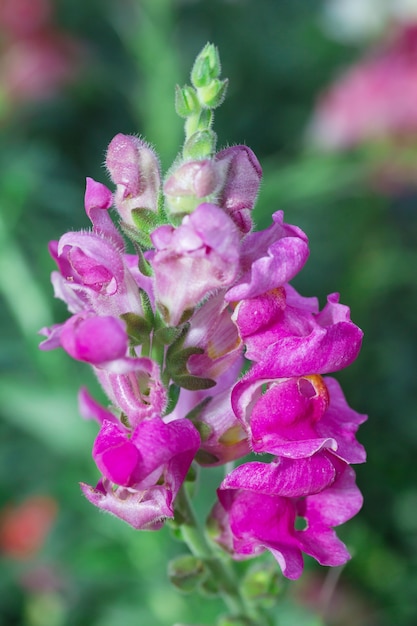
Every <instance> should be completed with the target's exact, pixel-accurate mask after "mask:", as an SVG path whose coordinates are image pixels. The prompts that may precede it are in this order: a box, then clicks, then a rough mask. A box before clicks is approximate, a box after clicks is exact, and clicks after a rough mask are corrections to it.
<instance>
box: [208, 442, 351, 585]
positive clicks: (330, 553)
mask: <svg viewBox="0 0 417 626" xmlns="http://www.w3.org/2000/svg"><path fill="white" fill-rule="evenodd" d="M217 493H218V497H219V501H218V503H217V504H216V505H215V507H214V509H213V511H212V513H211V519H210V527H211V528H212V529H213V531H212V532H213V534H214V539H215V540H216V541H217V542H218V543H219V544H220V545H222V546H223V547H224V548H225V549H227V550H228V551H229V552H230V553H231V554H232V556H233V558H235V559H245V558H248V557H252V556H256V555H257V554H260V553H262V552H263V551H264V550H269V551H270V552H271V553H272V554H273V556H274V557H275V558H276V559H277V561H278V563H279V565H280V567H281V569H282V573H283V574H284V576H286V577H287V578H290V579H297V578H299V577H300V576H301V574H302V571H303V557H302V553H303V552H304V553H306V554H308V555H310V556H312V557H313V558H315V559H316V560H317V561H318V562H319V563H320V564H321V565H331V566H336V565H342V564H344V563H346V561H347V560H348V559H349V558H350V555H349V552H348V551H347V549H346V546H345V545H344V544H343V543H342V542H341V541H340V540H339V539H338V538H337V536H336V534H335V532H334V530H333V527H334V526H338V525H339V524H342V523H344V522H345V521H347V520H348V519H350V518H351V517H353V516H354V515H355V514H356V513H357V512H358V511H359V509H360V508H361V506H362V496H361V494H360V492H359V490H358V488H357V487H356V485H355V474H354V472H353V470H352V469H351V467H350V466H349V465H347V464H344V463H342V462H341V461H340V460H339V459H336V458H333V457H332V455H329V454H328V453H323V452H319V453H317V454H316V455H313V456H312V457H309V458H304V459H296V460H292V459H285V458H283V459H277V460H276V461H274V462H272V463H269V464H265V463H258V462H251V463H246V464H244V465H241V466H239V467H238V468H236V469H235V470H234V471H233V472H231V473H230V474H228V476H226V478H225V480H224V481H223V483H222V484H221V485H220V488H219V489H218V492H217ZM297 518H303V519H304V520H305V524H306V527H305V528H304V530H296V528H295V523H296V520H297Z"/></svg>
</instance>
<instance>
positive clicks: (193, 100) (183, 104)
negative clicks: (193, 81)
mask: <svg viewBox="0 0 417 626" xmlns="http://www.w3.org/2000/svg"><path fill="white" fill-rule="evenodd" d="M200 109H201V106H200V103H199V101H198V96H197V92H196V90H195V89H193V88H192V87H190V86H189V85H184V87H180V86H179V85H176V87H175V110H176V112H177V115H179V116H180V117H185V118H187V117H189V116H190V115H196V114H198V113H199V112H200Z"/></svg>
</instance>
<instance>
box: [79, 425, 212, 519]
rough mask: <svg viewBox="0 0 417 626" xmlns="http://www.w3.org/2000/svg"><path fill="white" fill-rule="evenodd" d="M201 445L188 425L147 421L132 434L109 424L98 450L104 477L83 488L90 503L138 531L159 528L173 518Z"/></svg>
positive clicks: (95, 452) (95, 453) (95, 450)
mask: <svg viewBox="0 0 417 626" xmlns="http://www.w3.org/2000/svg"><path fill="white" fill-rule="evenodd" d="M156 441H157V442H158V445H155V442H156ZM199 444H200V437H199V435H198V433H197V431H196V429H195V428H194V426H193V425H192V424H191V422H189V421H188V420H184V419H182V420H175V421H172V422H170V423H169V424H165V423H164V422H163V421H162V420H161V419H160V418H153V419H149V420H145V421H143V422H141V423H140V424H138V425H137V426H136V427H135V428H134V430H133V431H132V433H131V435H130V434H129V431H128V430H127V429H126V428H124V427H123V426H122V425H117V424H115V423H114V422H112V421H109V422H108V421H106V420H105V421H104V422H103V424H102V426H101V429H100V433H99V434H98V436H97V439H96V441H95V444H94V447H93V457H94V459H95V461H96V463H97V466H98V468H99V469H100V471H101V472H102V474H103V478H102V479H101V480H100V481H99V483H98V484H97V486H96V487H95V488H93V487H90V486H88V485H85V484H82V485H81V488H82V490H83V493H84V495H85V496H86V497H87V498H88V500H89V501H90V502H92V503H93V504H94V505H96V506H98V507H99V508H101V509H103V510H105V511H108V512H109V513H112V514H113V515H116V516H117V517H119V518H121V519H123V520H124V521H126V522H127V523H128V524H130V525H131V526H133V527H134V528H136V529H157V528H160V527H161V526H162V524H163V522H164V520H165V519H166V518H172V517H173V516H174V509H173V501H174V499H175V497H176V495H177V493H178V490H179V488H180V487H181V485H182V483H183V481H184V479H185V477H186V474H187V472H188V469H189V467H190V465H191V462H192V460H193V458H194V455H195V453H196V452H197V449H198V447H199Z"/></svg>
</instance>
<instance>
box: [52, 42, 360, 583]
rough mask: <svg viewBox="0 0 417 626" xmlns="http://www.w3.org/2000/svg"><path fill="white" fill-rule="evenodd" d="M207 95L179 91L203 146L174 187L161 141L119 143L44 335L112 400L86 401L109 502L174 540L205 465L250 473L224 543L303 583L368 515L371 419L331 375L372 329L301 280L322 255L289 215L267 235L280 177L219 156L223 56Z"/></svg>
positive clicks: (213, 67)
mask: <svg viewBox="0 0 417 626" xmlns="http://www.w3.org/2000/svg"><path fill="white" fill-rule="evenodd" d="M191 83H192V86H186V87H183V88H177V92H176V108H177V111H178V113H179V114H180V115H181V116H183V117H184V118H185V120H186V121H185V143H184V146H183V149H182V152H181V154H180V156H179V157H178V158H177V159H176V161H175V162H174V164H173V166H172V167H171V169H170V170H169V171H168V173H167V174H166V176H165V177H164V178H163V177H162V175H161V171H160V166H159V160H158V157H157V155H156V153H155V152H154V150H153V149H152V147H151V146H150V145H149V144H147V143H146V142H145V141H143V140H142V139H140V138H138V137H136V136H131V135H122V134H119V135H116V137H114V138H113V140H112V141H111V142H110V144H109V147H108V150H107V155H106V166H107V170H108V172H109V175H110V178H111V181H112V183H113V185H114V189H113V191H111V190H110V189H109V188H107V186H105V185H103V184H102V183H99V182H96V181H94V180H92V179H91V178H88V179H87V187H86V193H85V210H86V212H87V215H88V217H89V219H90V220H91V224H92V227H91V230H90V231H88V232H86V231H81V232H68V233H66V234H64V235H63V236H62V237H61V238H60V239H59V241H53V242H51V243H50V251H51V255H52V257H53V259H54V261H55V262H56V264H57V271H55V272H53V274H52V283H53V286H54V290H55V296H56V297H58V298H60V299H62V300H63V301H64V302H65V303H66V304H67V306H68V310H69V312H70V314H71V315H70V317H69V319H68V320H66V321H65V322H64V323H62V324H57V325H54V326H53V327H51V328H45V329H43V330H42V331H41V332H42V334H43V335H44V336H45V337H46V338H45V340H44V341H43V343H42V344H41V347H42V349H50V348H55V347H59V346H60V347H62V348H63V349H64V350H65V351H66V352H67V353H68V354H69V355H70V356H71V357H73V358H74V359H76V360H79V361H83V362H86V363H88V364H90V366H91V367H92V368H93V369H94V372H95V374H96V376H97V379H98V380H99V382H100V383H101V385H102V387H103V389H104V391H105V393H106V395H107V397H108V405H107V406H106V407H104V406H101V405H100V404H99V403H97V401H96V400H95V399H93V398H92V397H91V396H90V394H89V393H88V391H87V390H86V389H82V390H81V392H80V410H81V413H82V414H83V416H84V417H87V418H91V419H95V420H96V421H97V422H98V423H99V425H100V430H99V433H98V435H97V438H96V440H95V442H94V445H93V458H94V461H95V463H96V465H97V467H98V470H99V472H100V474H101V478H100V480H99V481H98V483H97V485H96V486H94V487H91V486H88V485H85V484H82V490H83V492H84V494H85V495H86V497H87V498H88V499H89V500H90V501H91V502H92V503H93V504H95V505H96V506H98V507H99V508H101V509H103V510H106V511H109V512H110V513H112V514H114V515H116V516H118V517H120V518H121V519H123V520H125V521H126V522H128V523H129V524H131V525H132V526H133V527H134V528H137V529H158V528H160V527H161V526H162V525H163V523H164V521H165V520H167V519H172V518H173V517H174V514H175V510H176V509H175V507H176V496H177V494H178V492H179V490H180V488H181V486H182V484H183V483H184V481H185V480H186V479H187V477H190V468H191V465H192V464H193V463H194V464H199V465H201V466H204V467H211V466H217V465H222V464H226V463H227V464H229V463H230V462H233V463H237V466H236V467H235V468H234V469H233V470H232V471H231V472H229V473H228V474H227V475H226V477H225V479H224V480H223V481H222V483H221V484H220V485H219V488H218V490H217V496H218V498H217V502H216V504H215V505H214V507H213V509H212V511H211V513H210V516H209V519H208V528H209V530H210V534H211V537H212V539H213V541H215V542H216V543H217V544H218V545H220V546H221V547H222V548H224V549H225V550H226V551H228V552H229V553H230V554H231V555H232V556H233V558H236V559H243V558H249V557H252V556H256V555H257V554H259V553H260V552H263V551H265V550H269V551H270V552H271V553H272V554H273V555H274V556H275V557H276V559H277V561H278V563H279V565H280V567H281V569H282V571H283V573H284V575H285V576H287V577H288V578H298V577H299V576H300V574H301V572H302V569H303V558H302V553H303V552H304V553H306V554H309V555H311V556H313V557H314V558H315V559H317V561H319V562H320V563H322V564H324V565H341V564H342V563H344V562H345V561H346V560H347V559H348V558H349V554H348V552H347V550H346V547H345V546H344V544H343V543H342V542H341V541H340V540H339V539H338V538H337V536H336V534H335V531H334V527H335V526H338V525H339V524H341V523H343V522H344V521H346V520H348V519H349V518H351V517H352V516H353V515H354V514H355V513H356V512H357V511H358V510H359V509H360V507H361V503H362V498H361V494H360V492H359V490H358V489H357V487H356V485H355V474H354V472H353V470H352V467H351V466H352V464H355V463H361V462H363V461H364V460H365V452H364V449H363V447H362V446H361V445H360V444H359V443H358V442H357V441H356V439H355V433H356V430H357V428H358V426H359V424H360V423H361V422H362V421H364V419H365V417H364V416H363V415H360V414H358V413H357V412H356V411H354V410H353V409H351V408H350V407H349V406H348V404H347V402H346V400H345V398H344V395H343V392H342V390H341V388H340V385H339V384H338V383H337V381H336V380H335V379H334V378H332V377H329V376H328V375H329V374H331V373H332V372H334V371H337V370H340V369H342V368H344V367H346V366H347V365H349V364H350V363H351V362H352V361H353V360H354V359H355V358H356V356H357V355H358V352H359V349H360V345H361V341H362V332H361V331H360V329H359V328H358V327H357V326H355V325H354V324H353V323H352V321H351V320H350V314H349V309H348V307H346V306H345V305H343V304H340V302H339V297H338V294H334V293H333V294H331V295H329V296H328V301H327V304H326V305H325V306H324V308H323V309H322V310H320V308H319V306H318V302H317V300H316V298H306V297H303V296H302V295H300V294H299V293H298V292H297V291H296V290H295V289H294V288H293V287H292V286H291V285H290V284H289V282H290V281H291V280H292V278H293V277H294V276H295V275H296V274H297V273H298V272H299V271H300V270H301V268H302V267H303V265H304V263H305V262H306V260H307V258H308V254H309V248H308V240H307V237H306V235H305V234H304V233H303V232H302V231H301V230H300V229H299V228H298V227H297V226H292V225H289V224H286V223H285V222H284V218H283V213H282V212H281V211H278V212H276V213H274V214H273V215H272V222H271V225H270V226H269V227H268V228H266V229H265V230H262V231H258V232H255V231H253V229H252V227H253V224H252V216H251V214H252V209H253V207H254V204H255V202H256V197H257V194H258V189H259V185H260V181H261V176H262V170H261V166H260V164H259V162H258V160H257V158H256V156H255V155H254V154H253V152H252V151H251V150H250V149H249V148H248V147H247V146H243V145H238V146H232V147H228V148H226V149H223V150H220V151H217V152H216V149H215V143H216V140H215V135H214V132H213V131H212V129H211V124H212V117H213V109H214V108H215V107H217V106H218V105H219V104H220V103H221V101H222V100H223V98H224V95H225V91H226V87H227V81H224V80H221V79H220V62H219V57H218V52H217V50H216V48H215V47H214V46H212V45H211V44H208V45H207V46H205V48H204V49H203V50H202V52H201V53H200V55H199V56H198V57H197V60H196V62H195V64H194V67H193V69H192V73H191ZM112 208H114V209H115V210H116V211H117V213H118V217H119V225H120V229H121V231H122V233H123V234H121V232H120V230H119V229H118V228H117V227H116V226H115V224H114V222H113V221H112V219H111V217H110V215H109V211H110V210H111V209H112ZM123 235H124V236H123ZM125 238H127V239H128V240H130V241H131V242H132V248H131V249H133V250H134V253H132V252H131V251H130V252H129V251H128V250H127V248H126V243H125V242H126V239H125ZM248 364H249V365H248ZM243 372H245V373H244V374H243ZM251 452H255V453H256V454H257V455H259V456H258V457H256V461H254V460H248V459H246V458H245V457H247V455H248V454H249V453H251ZM299 518H302V519H303V520H304V522H303V524H304V525H303V529H302V530H300V522H299Z"/></svg>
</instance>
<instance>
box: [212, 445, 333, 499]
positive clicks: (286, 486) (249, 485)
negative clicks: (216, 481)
mask: <svg viewBox="0 0 417 626" xmlns="http://www.w3.org/2000/svg"><path fill="white" fill-rule="evenodd" d="M335 476H336V470H335V467H334V465H333V463H332V462H331V460H330V459H329V458H327V456H326V455H325V454H322V453H318V454H315V455H314V456H311V457H308V458H304V459H286V458H282V459H279V460H278V461H277V462H273V463H261V462H256V461H253V462H249V463H244V464H243V465H240V466H239V467H237V468H236V469H234V470H233V471H232V472H231V473H230V474H228V475H227V476H226V478H225V479H224V480H223V482H222V483H221V485H220V489H223V490H225V489H246V490H250V491H254V492H257V493H263V494H266V495H279V496H282V497H286V498H297V497H302V496H306V495H308V494H312V493H317V492H319V491H322V490H323V489H325V488H326V487H328V486H329V485H331V484H332V483H333V481H334V479H335Z"/></svg>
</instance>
